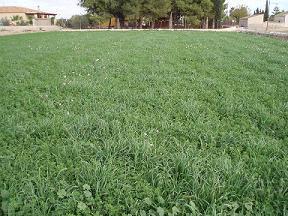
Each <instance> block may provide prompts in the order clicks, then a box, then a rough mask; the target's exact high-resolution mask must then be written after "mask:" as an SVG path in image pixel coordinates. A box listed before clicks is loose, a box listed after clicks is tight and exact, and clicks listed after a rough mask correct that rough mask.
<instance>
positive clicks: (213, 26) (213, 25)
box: [212, 18, 215, 29]
mask: <svg viewBox="0 0 288 216" xmlns="http://www.w3.org/2000/svg"><path fill="white" fill-rule="evenodd" d="M212 28H213V29H215V18H213V24H212Z"/></svg>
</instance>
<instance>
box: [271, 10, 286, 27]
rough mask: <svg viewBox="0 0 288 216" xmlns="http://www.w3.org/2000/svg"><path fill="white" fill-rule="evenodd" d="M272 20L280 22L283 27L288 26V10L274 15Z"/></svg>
mask: <svg viewBox="0 0 288 216" xmlns="http://www.w3.org/2000/svg"><path fill="white" fill-rule="evenodd" d="M274 22H276V23H281V24H283V25H284V26H285V27H288V11H286V12H282V13H279V14H277V15H275V16H274Z"/></svg>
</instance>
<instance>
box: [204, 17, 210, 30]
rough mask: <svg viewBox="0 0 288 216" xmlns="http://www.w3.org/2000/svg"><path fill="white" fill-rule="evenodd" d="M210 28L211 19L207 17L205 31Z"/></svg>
mask: <svg viewBox="0 0 288 216" xmlns="http://www.w3.org/2000/svg"><path fill="white" fill-rule="evenodd" d="M208 28H209V17H206V22H205V29H208Z"/></svg>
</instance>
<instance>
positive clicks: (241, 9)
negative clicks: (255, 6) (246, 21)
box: [230, 5, 249, 23]
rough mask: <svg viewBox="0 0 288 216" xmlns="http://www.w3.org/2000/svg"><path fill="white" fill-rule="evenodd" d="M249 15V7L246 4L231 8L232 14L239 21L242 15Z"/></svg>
mask: <svg viewBox="0 0 288 216" xmlns="http://www.w3.org/2000/svg"><path fill="white" fill-rule="evenodd" d="M248 15H249V12H248V8H247V6H244V5H240V6H238V7H236V8H231V10H230V16H231V17H232V18H234V19H235V20H236V22H237V23H239V21H240V19H241V18H242V17H246V16H248Z"/></svg>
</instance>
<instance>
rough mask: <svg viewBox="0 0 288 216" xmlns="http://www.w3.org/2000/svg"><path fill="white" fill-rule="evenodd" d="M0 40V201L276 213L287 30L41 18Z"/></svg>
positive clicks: (285, 174) (36, 208) (96, 209)
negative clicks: (279, 36)
mask: <svg viewBox="0 0 288 216" xmlns="http://www.w3.org/2000/svg"><path fill="white" fill-rule="evenodd" d="M235 41H237V43H235ZM0 50H1V51H2V53H1V58H0V76H1V79H0V88H1V94H0V100H1V104H0V110H1V123H0V143H1V145H0V152H1V153H0V170H1V172H0V182H1V184H0V191H1V202H2V203H1V208H2V211H1V213H0V214H2V213H3V212H4V214H3V215H31V216H33V215H70V216H71V215H125V214H126V215H129V214H130V215H159V214H162V215H163V213H164V215H165V216H166V215H178V216H181V215H285V213H286V211H287V188H288V182H287V178H288V171H287V167H288V161H287V159H286V157H287V156H286V155H287V154H288V146H287V142H288V139H287V137H288V130H287V122H288V112H287V101H288V98H287V91H288V89H287V88H288V87H287V81H288V65H287V55H288V43H287V42H285V41H280V40H279V41H278V40H275V39H271V38H266V37H259V36H251V35H246V34H240V33H221V32H218V33H213V32H190V31H189V32H185V31H181V32H180V31H179V32H178V31H175V32H163V31H143V32H49V33H35V34H26V35H14V36H3V37H0Z"/></svg>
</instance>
